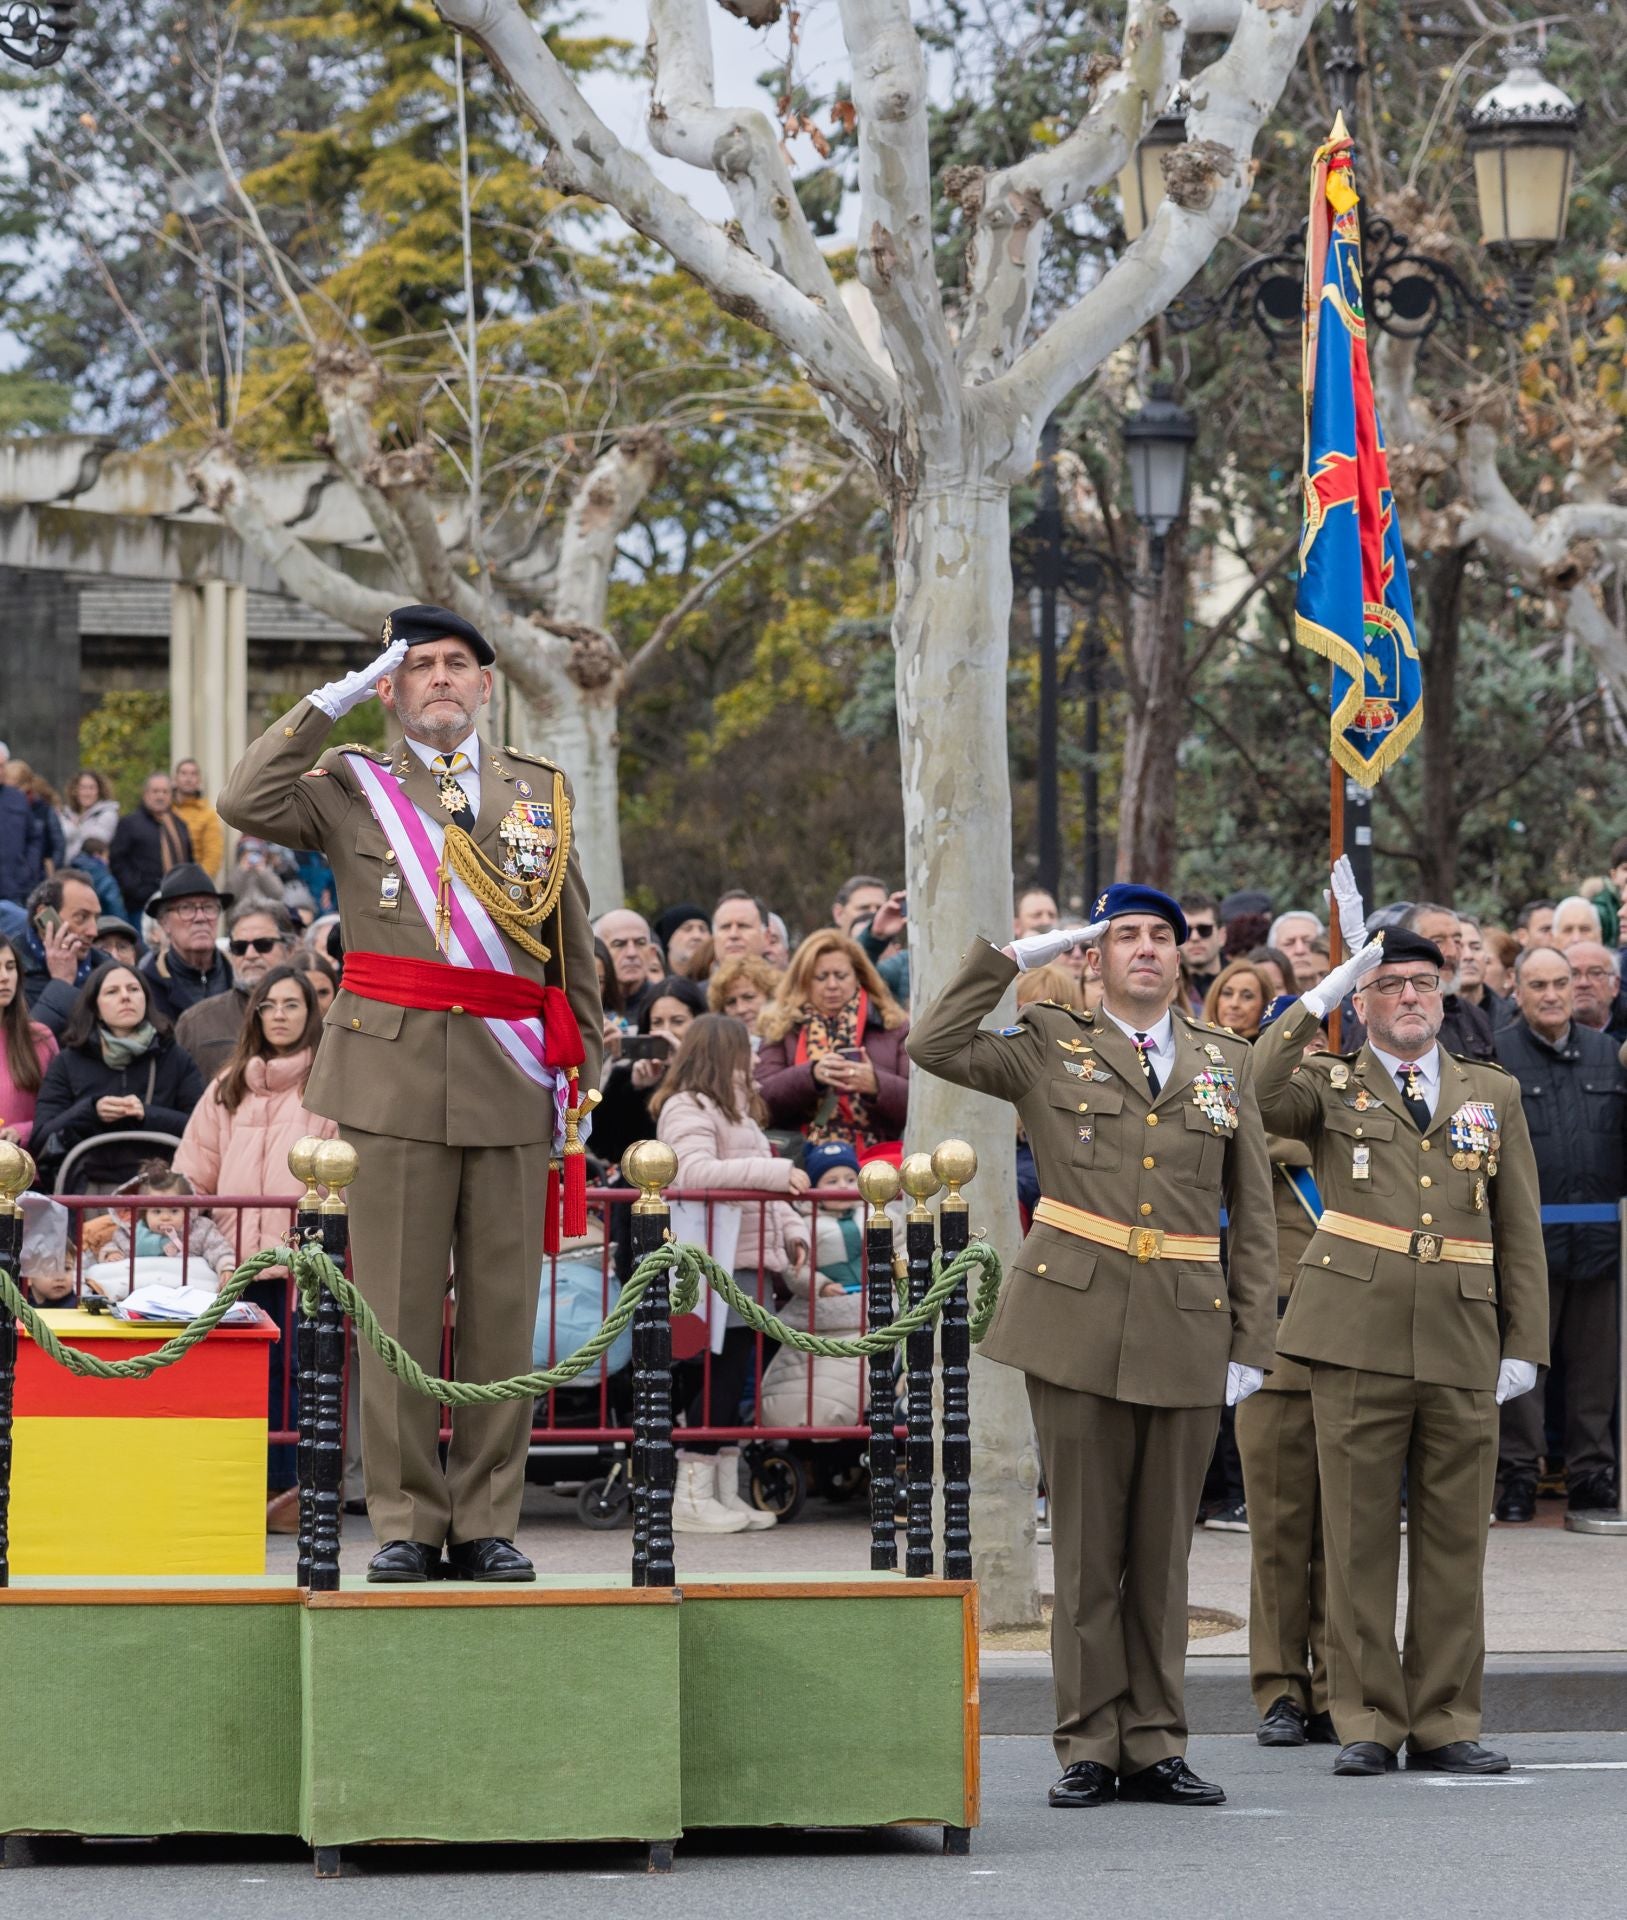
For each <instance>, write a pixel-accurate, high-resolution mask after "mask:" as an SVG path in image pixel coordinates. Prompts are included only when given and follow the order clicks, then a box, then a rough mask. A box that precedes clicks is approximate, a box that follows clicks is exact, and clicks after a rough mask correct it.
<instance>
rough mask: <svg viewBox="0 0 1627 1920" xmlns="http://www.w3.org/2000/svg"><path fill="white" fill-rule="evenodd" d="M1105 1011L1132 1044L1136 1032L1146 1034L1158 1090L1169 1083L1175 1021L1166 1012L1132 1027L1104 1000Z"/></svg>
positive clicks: (1103, 1007)
mask: <svg viewBox="0 0 1627 1920" xmlns="http://www.w3.org/2000/svg"><path fill="white" fill-rule="evenodd" d="M1101 1010H1102V1012H1103V1013H1105V1014H1106V1015H1107V1017H1108V1019H1109V1020H1111V1021H1112V1022H1113V1024H1114V1026H1115V1027H1117V1028H1118V1029H1119V1030H1120V1032H1121V1033H1127V1034H1128V1035H1129V1036H1130V1040H1131V1043H1132V1045H1133V1044H1134V1042H1135V1037H1136V1035H1137V1034H1138V1033H1144V1034H1145V1035H1146V1036H1147V1058H1148V1059H1149V1060H1150V1061H1151V1062H1152V1068H1153V1072H1154V1073H1156V1074H1157V1075H1158V1085H1159V1089H1160V1091H1162V1089H1163V1088H1165V1087H1167V1086H1168V1085H1169V1076H1170V1075H1171V1074H1172V1073H1173V1072H1174V1071H1175V1022H1174V1021H1173V1020H1172V1019H1171V1018H1170V1016H1169V1014H1168V1013H1167V1012H1166V1013H1165V1014H1164V1016H1163V1018H1162V1019H1161V1020H1158V1021H1155V1022H1154V1024H1153V1025H1152V1026H1150V1027H1132V1026H1131V1025H1130V1023H1129V1021H1128V1020H1121V1019H1120V1018H1119V1017H1118V1015H1117V1014H1116V1013H1114V1012H1113V1010H1112V1008H1111V1007H1109V1006H1108V1005H1107V1004H1106V1002H1105V1001H1104V1002H1103V1003H1102V1009H1101Z"/></svg>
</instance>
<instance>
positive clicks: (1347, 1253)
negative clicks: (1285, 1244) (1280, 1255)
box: [1299, 1232, 1380, 1280]
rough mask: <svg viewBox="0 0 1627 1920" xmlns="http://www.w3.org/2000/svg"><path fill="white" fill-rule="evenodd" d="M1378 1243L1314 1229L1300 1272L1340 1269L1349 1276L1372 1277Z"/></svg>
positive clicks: (1376, 1261)
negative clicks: (1365, 1244)
mask: <svg viewBox="0 0 1627 1920" xmlns="http://www.w3.org/2000/svg"><path fill="white" fill-rule="evenodd" d="M1379 1253H1380V1249H1379V1248H1378V1247H1364V1246H1363V1245H1362V1244H1361V1242H1360V1241H1359V1240H1343V1239H1341V1238H1340V1237H1339V1235H1338V1234H1334V1233H1320V1232H1319V1233H1313V1234H1312V1235H1311V1244H1310V1245H1309V1246H1308V1247H1307V1248H1306V1249H1305V1254H1304V1258H1303V1259H1302V1260H1301V1261H1300V1263H1299V1269H1300V1272H1301V1273H1306V1272H1310V1273H1339V1274H1343V1275H1344V1277H1345V1278H1346V1279H1347V1280H1371V1279H1372V1277H1373V1272H1374V1269H1375V1268H1376V1267H1377V1266H1378V1256H1379Z"/></svg>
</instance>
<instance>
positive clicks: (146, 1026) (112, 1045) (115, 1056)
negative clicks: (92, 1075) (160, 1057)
mask: <svg viewBox="0 0 1627 1920" xmlns="http://www.w3.org/2000/svg"><path fill="white" fill-rule="evenodd" d="M96 1032H97V1035H98V1037H99V1038H100V1040H101V1043H102V1065H103V1066H105V1067H109V1068H111V1069H112V1071H113V1072H114V1073H122V1072H123V1071H124V1069H125V1068H126V1067H132V1066H134V1065H135V1063H136V1062H137V1061H138V1060H139V1059H140V1058H141V1057H142V1055H143V1054H145V1053H149V1052H151V1050H152V1048H153V1045H154V1043H155V1042H156V1041H157V1039H158V1029H157V1028H156V1027H155V1026H154V1025H153V1023H152V1022H151V1021H150V1020H143V1021H142V1023H141V1025H140V1026H139V1027H137V1028H135V1029H134V1031H133V1032H130V1033H109V1032H108V1030H107V1028H106V1027H98V1028H97V1029H96Z"/></svg>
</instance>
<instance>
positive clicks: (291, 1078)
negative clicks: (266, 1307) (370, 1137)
mask: <svg viewBox="0 0 1627 1920" xmlns="http://www.w3.org/2000/svg"><path fill="white" fill-rule="evenodd" d="M310 1064H311V1055H310V1052H309V1050H308V1049H305V1048H302V1049H301V1050H300V1051H299V1052H298V1053H290V1054H287V1055H285V1056H284V1057H283V1058H281V1059H278V1060H251V1061H250V1062H249V1065H248V1087H247V1091H246V1092H245V1093H244V1095H243V1098H242V1100H241V1101H240V1102H239V1103H238V1107H237V1111H236V1112H235V1113H228V1112H227V1110H226V1109H225V1108H224V1107H223V1106H222V1105H221V1104H220V1080H219V1078H218V1076H217V1078H215V1079H214V1080H212V1081H211V1082H210V1083H209V1087H208V1089H207V1091H206V1092H205V1093H204V1095H203V1098H202V1099H201V1100H199V1102H198V1104H197V1106H196V1107H194V1108H193V1110H192V1118H191V1119H190V1120H189V1121H188V1122H187V1125H186V1132H185V1133H184V1134H183V1135H182V1136H181V1145H180V1149H179V1151H178V1152H177V1153H176V1155H175V1170H176V1172H177V1173H184V1174H185V1175H186V1177H187V1178H188V1179H189V1180H190V1181H191V1182H192V1185H193V1187H194V1188H195V1189H196V1190H197V1191H198V1192H199V1193H223V1194H231V1195H233V1196H242V1195H246V1194H267V1195H276V1194H287V1195H288V1197H289V1198H290V1199H291V1200H292V1199H297V1198H298V1196H299V1195H300V1194H301V1193H303V1192H304V1191H305V1189H304V1187H303V1185H302V1184H301V1183H300V1182H299V1181H298V1180H296V1179H295V1178H294V1176H293V1175H292V1174H291V1173H290V1172H289V1171H288V1149H289V1148H290V1147H291V1146H293V1144H294V1142H295V1141H296V1140H301V1139H303V1138H304V1137H305V1136H306V1135H307V1134H311V1135H314V1136H316V1137H317V1138H319V1139H323V1140H331V1139H333V1138H334V1136H335V1135H336V1134H337V1132H338V1128H337V1127H335V1125H334V1124H333V1122H332V1121H331V1120H324V1119H323V1118H322V1117H321V1116H320V1115H318V1114H314V1113H309V1112H307V1111H306V1109H305V1107H304V1105H303V1104H302V1099H303V1093H304V1086H305V1076H306V1074H307V1072H308V1071H309V1070H310ZM241 1218H242V1237H241V1239H239V1237H238V1219H239V1215H238V1212H237V1209H236V1208H234V1207H222V1208H220V1209H218V1210H217V1212H216V1214H215V1220H216V1223H217V1224H218V1225H219V1227H220V1229H221V1231H222V1232H223V1233H224V1234H225V1235H226V1237H227V1239H228V1240H230V1241H231V1242H232V1244H233V1246H241V1247H242V1249H243V1258H244V1259H245V1260H247V1259H248V1258H249V1256H250V1255H251V1254H255V1253H259V1252H261V1251H262V1250H263V1249H264V1248H266V1247H271V1246H275V1245H276V1244H277V1242H278V1241H279V1240H280V1239H281V1238H282V1237H283V1235H284V1234H285V1233H286V1232H287V1231H288V1228H289V1225H290V1216H289V1214H288V1213H286V1212H285V1211H283V1210H282V1209H280V1208H279V1209H265V1210H262V1209H260V1208H258V1207H246V1208H244V1210H243V1212H242V1216H241Z"/></svg>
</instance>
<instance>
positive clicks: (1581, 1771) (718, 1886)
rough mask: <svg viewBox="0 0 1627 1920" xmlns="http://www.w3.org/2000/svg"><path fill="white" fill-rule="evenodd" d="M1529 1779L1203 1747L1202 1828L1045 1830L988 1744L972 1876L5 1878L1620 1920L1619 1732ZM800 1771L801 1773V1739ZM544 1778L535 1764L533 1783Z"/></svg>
mask: <svg viewBox="0 0 1627 1920" xmlns="http://www.w3.org/2000/svg"><path fill="white" fill-rule="evenodd" d="M1509 1745H1510V1748H1511V1751H1512V1755H1513V1758H1514V1761H1515V1767H1516V1771H1515V1772H1513V1773H1511V1774H1507V1775H1504V1776H1502V1777H1501V1778H1500V1779H1494V1780H1489V1781H1474V1782H1469V1783H1459V1782H1456V1781H1451V1780H1442V1779H1441V1778H1440V1777H1438V1776H1431V1775H1425V1774H1415V1775H1413V1776H1411V1777H1410V1778H1409V1777H1408V1776H1407V1775H1405V1774H1401V1775H1396V1776H1391V1777H1388V1778H1385V1779H1382V1780H1336V1779H1334V1778H1333V1776H1332V1774H1331V1773H1330V1772H1329V1770H1328V1769H1329V1764H1330V1761H1331V1755H1330V1753H1329V1751H1328V1749H1326V1748H1317V1747H1313V1748H1309V1749H1300V1750H1297V1751H1293V1752H1287V1753H1284V1752H1282V1751H1280V1750H1278V1751H1273V1752H1267V1751H1265V1750H1263V1749H1261V1748H1259V1747H1257V1746H1256V1745H1255V1744H1254V1742H1253V1740H1252V1739H1251V1738H1247V1737H1217V1738H1211V1739H1202V1740H1196V1741H1194V1742H1193V1746H1192V1752H1191V1755H1190V1758H1191V1760H1192V1762H1193V1764H1194V1765H1195V1766H1196V1767H1197V1768H1198V1770H1199V1771H1200V1772H1201V1773H1203V1774H1205V1775H1206V1776H1208V1777H1210V1778H1213V1779H1218V1780H1219V1781H1220V1782H1221V1783H1222V1784H1223V1785H1224V1786H1225V1787H1226V1789H1227V1791H1228V1794H1229V1795H1230V1803H1229V1805H1227V1806H1226V1807H1224V1808H1222V1809H1219V1810H1216V1811H1211V1812H1190V1813H1174V1812H1166V1811H1165V1810H1163V1809H1161V1808H1154V1807H1140V1806H1133V1807H1114V1808H1111V1809H1108V1810H1104V1811H1102V1812H1099V1813H1066V1814H1064V1813H1052V1812H1051V1811H1050V1810H1049V1809H1048V1808H1047V1807H1046V1805H1045V1803H1044V1792H1045V1788H1046V1787H1047V1786H1048V1785H1049V1783H1050V1780H1051V1778H1052V1775H1053V1773H1054V1768H1053V1766H1052V1762H1051V1753H1050V1743H1049V1742H1048V1741H1046V1740H1040V1739H1030V1738H1022V1739H1018V1738H1011V1739H990V1740H986V1741H985V1742H984V1745H983V1767H984V1773H983V1784H984V1804H983V1825H982V1827H981V1828H980V1829H979V1831H978V1832H977V1833H976V1835H974V1837H973V1845H972V1853H971V1855H970V1857H968V1858H964V1859H954V1858H945V1857H943V1856H942V1855H941V1854H940V1853H939V1851H938V1848H937V1836H936V1831H935V1830H922V1831H920V1832H893V1833H882V1834H857V1833H825V1834H814V1835H807V1834H774V1833H769V1834H742V1835H738V1836H719V1835H709V1836H706V1837H704V1838H696V1839H694V1840H691V1841H688V1842H685V1843H684V1844H683V1845H681V1846H680V1848H679V1850H678V1863H677V1868H676V1871H675V1872H673V1873H672V1874H671V1875H668V1876H661V1877H652V1876H649V1875H647V1874H646V1873H645V1872H644V1871H643V1859H642V1854H641V1853H637V1852H632V1851H629V1850H627V1849H618V1848H596V1849H584V1848H559V1849H551V1850H539V1849H525V1850H521V1849H506V1848H505V1849H494V1850H492V1851H491V1852H489V1853H483V1854H476V1853H474V1852H473V1851H470V1850H463V1849H452V1848H427V1847H391V1848H375V1849H372V1850H371V1851H360V1852H358V1853H356V1854H355V1855H353V1856H347V1861H348V1865H347V1872H346V1877H345V1878H344V1879H343V1880H340V1881H329V1882H322V1883H318V1882H317V1881H315V1880H314V1879H313V1878H312V1875H311V1869H310V1865H309V1861H308V1858H307V1857H306V1856H305V1855H304V1854H303V1853H302V1852H301V1850H300V1849H298V1848H297V1847H293V1846H289V1845H286V1844H284V1843H281V1842H278V1843H274V1844H273V1843H266V1842H259V1843H256V1842H244V1843H233V1844H230V1845H226V1844H222V1843H219V1842H211V1843H207V1844H206V1843H202V1842H192V1841H166V1842H163V1843H161V1844H152V1845H141V1846H133V1845H130V1844H128V1843H125V1844H119V1845H105V1846H104V1845H85V1844H82V1843H77V1842H63V1841H59V1842H39V1843H35V1844H36V1846H37V1848H38V1860H39V1864H37V1865H36V1866H34V1867H28V1868H20V1869H16V1870H7V1871H6V1872H4V1873H3V1874H0V1914H4V1915H6V1916H8V1920H9V1916H12V1915H17V1916H27V1920H56V1917H57V1916H61V1917H62V1920H91V1917H95V1920H99V1917H100V1916H102V1915H116V1916H118V1920H146V1917H147V1916H149V1915H150V1916H153V1920H160V1916H161V1917H162V1920H193V1917H194V1916H196V1917H197V1920H294V1917H295V1916H298V1917H299V1920H304V1917H305V1916H311V1915H320V1916H322V1917H323V1920H328V1917H329V1916H334V1917H336V1920H398V1917H399V1916H401V1915H404V1914H430V1913H433V1914H434V1915H435V1916H436V1920H511V1917H512V1920H522V1917H523V1920H535V1916H536V1915H538V1914H539V1913H552V1914H555V1915H561V1914H564V1915H568V1916H570V1920H579V1916H587V1917H590V1920H601V1916H602V1917H603V1920H621V1916H623V1915H636V1916H644V1915H649V1916H653V1917H654V1920H717V1916H718V1915H719V1914H720V1913H727V1914H729V1915H731V1916H739V1917H740V1920H758V1917H759V1916H760V1917H761V1920H848V1916H864V1917H865V1920H873V1917H874V1916H882V1915H892V1914H897V1915H899V1916H909V1920H919V1916H920V1915H921V1914H923V1913H928V1914H930V1915H931V1916H932V1920H961V1916H963V1915H964V1916H972V1917H973V1920H1046V1916H1050V1915H1055V1916H1057V1920H1064V1916H1065V1917H1066V1920H1081V1916H1088V1915H1092V1914H1096V1913H1106V1914H1109V1915H1110V1916H1111V1920H1142V1916H1146V1917H1147V1920H1154V1917H1156V1920H1233V1917H1234V1916H1241V1917H1245V1920H1302V1917H1303V1916H1304V1915H1305V1914H1307V1913H1314V1914H1316V1915H1317V1916H1318V1920H1344V1916H1347V1915H1348V1916H1356V1915H1361V1916H1363V1917H1364V1920H1366V1916H1370V1915H1372V1914H1375V1913H1378V1914H1384V1913H1400V1914H1415V1913H1416V1914H1426V1915H1428V1916H1429V1917H1430V1920H1458V1917H1459V1916H1462V1917H1463V1920H1468V1917H1469V1916H1475V1920H1480V1917H1481V1916H1483V1915H1485V1914H1487V1913H1545V1912H1546V1913H1551V1912H1560V1911H1562V1912H1563V1913H1564V1914H1565V1915H1566V1920H1593V1916H1599V1917H1600V1920H1604V1916H1609V1917H1610V1920H1619V1916H1620V1915H1621V1913H1622V1912H1623V1893H1622V1888H1623V1886H1624V1885H1627V1734H1621V1733H1593V1734H1524V1735H1519V1736H1517V1737H1516V1738H1514V1739H1513V1740H1512V1741H1511V1742H1510V1743H1509ZM787 1763H788V1764H792V1765H794V1764H795V1744H794V1741H793V1742H791V1743H789V1745H788V1750H787ZM541 1764H545V1762H542V1761H539V1765H541Z"/></svg>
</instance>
